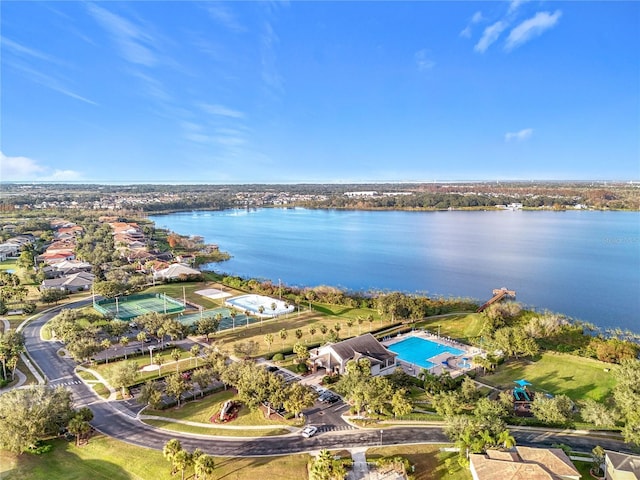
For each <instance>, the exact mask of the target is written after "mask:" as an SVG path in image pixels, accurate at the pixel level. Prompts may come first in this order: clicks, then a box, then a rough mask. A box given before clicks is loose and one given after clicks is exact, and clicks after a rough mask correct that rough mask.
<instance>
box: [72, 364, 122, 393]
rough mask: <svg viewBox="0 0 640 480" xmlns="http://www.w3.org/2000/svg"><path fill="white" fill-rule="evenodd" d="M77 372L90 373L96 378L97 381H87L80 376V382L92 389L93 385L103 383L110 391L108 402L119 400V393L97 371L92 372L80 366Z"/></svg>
mask: <svg viewBox="0 0 640 480" xmlns="http://www.w3.org/2000/svg"><path fill="white" fill-rule="evenodd" d="M76 370H80V371H82V372H88V373H90V374H91V375H93V376H94V377H96V378H97V380H85V379H84V378H82V377H80V376H79V375H78V377H80V380H82V381H83V382H84V383H86V384H87V385H89V386H90V387H93V385H95V384H97V383H102V384H103V385H104V386H105V387H106V388H107V389H108V390H109V398H108V399H107V401H108V402H112V401H114V400H117V397H118V392H117V391H116V390H115V388H113V387H112V386H111V385H109V382H107V381H106V380H105V378H104V377H103V376H102V375H100V374H99V373H98V372H96V371H95V370H91V369H90V368H85V367H83V366H82V365H78V366H77V367H76Z"/></svg>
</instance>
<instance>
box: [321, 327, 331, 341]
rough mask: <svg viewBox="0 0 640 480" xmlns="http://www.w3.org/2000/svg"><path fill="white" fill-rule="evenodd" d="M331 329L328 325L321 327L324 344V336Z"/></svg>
mask: <svg viewBox="0 0 640 480" xmlns="http://www.w3.org/2000/svg"><path fill="white" fill-rule="evenodd" d="M328 330H329V328H328V327H327V326H326V325H320V333H322V341H323V342H324V336H325V335H326V334H327V331H328Z"/></svg>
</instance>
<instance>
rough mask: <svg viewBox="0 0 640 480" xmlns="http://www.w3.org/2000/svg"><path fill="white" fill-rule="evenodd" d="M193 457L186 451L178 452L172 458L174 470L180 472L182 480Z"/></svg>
mask: <svg viewBox="0 0 640 480" xmlns="http://www.w3.org/2000/svg"><path fill="white" fill-rule="evenodd" d="M192 462H193V457H192V456H191V454H190V453H189V452H187V451H186V450H180V451H179V452H178V453H176V454H175V455H174V457H173V464H174V466H175V467H174V468H175V469H176V470H180V473H181V477H182V480H184V471H185V470H186V469H187V468H189V467H190V466H191V464H192Z"/></svg>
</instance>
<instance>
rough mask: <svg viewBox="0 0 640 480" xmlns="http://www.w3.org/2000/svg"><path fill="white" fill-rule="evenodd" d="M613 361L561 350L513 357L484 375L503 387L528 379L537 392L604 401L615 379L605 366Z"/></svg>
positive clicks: (488, 381)
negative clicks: (530, 357)
mask: <svg viewBox="0 0 640 480" xmlns="http://www.w3.org/2000/svg"><path fill="white" fill-rule="evenodd" d="M607 368H611V364H608V363H604V362H600V361H598V360H592V359H589V358H584V357H576V356H573V355H567V354H559V353H544V354H543V355H541V356H540V359H539V360H537V361H535V362H532V361H529V360H522V359H521V360H512V361H508V362H506V363H505V364H504V365H501V366H500V367H499V368H498V370H497V371H496V372H495V373H493V374H490V375H487V376H484V377H482V378H481V381H482V382H486V383H488V384H490V385H493V386H496V387H501V388H512V387H513V386H514V383H513V382H514V381H515V380H518V379H521V378H524V379H526V380H528V381H529V382H531V383H532V384H533V385H532V386H531V389H532V390H534V391H536V390H537V391H543V392H548V393H551V394H554V395H560V394H565V395H567V396H568V397H569V398H571V399H572V400H574V401H580V400H586V399H587V398H590V399H593V400H596V401H603V400H604V399H605V398H606V397H607V396H609V395H610V393H611V390H612V388H613V386H614V385H615V379H614V378H613V375H612V374H611V373H610V372H609V373H607V372H605V369H607Z"/></svg>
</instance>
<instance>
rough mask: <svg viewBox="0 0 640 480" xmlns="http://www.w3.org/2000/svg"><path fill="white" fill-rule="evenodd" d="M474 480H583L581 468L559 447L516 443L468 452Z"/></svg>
mask: <svg viewBox="0 0 640 480" xmlns="http://www.w3.org/2000/svg"><path fill="white" fill-rule="evenodd" d="M469 468H470V469H471V476H472V477H473V480H496V479H498V478H499V479H500V480H522V479H527V480H580V478H581V475H580V472H579V471H578V470H577V469H576V467H575V466H574V465H573V463H571V460H570V459H569V457H568V456H567V454H566V453H564V451H563V450H562V449H560V448H533V447H515V448H513V449H511V450H509V451H502V450H487V451H486V453H478V454H472V455H469Z"/></svg>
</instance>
